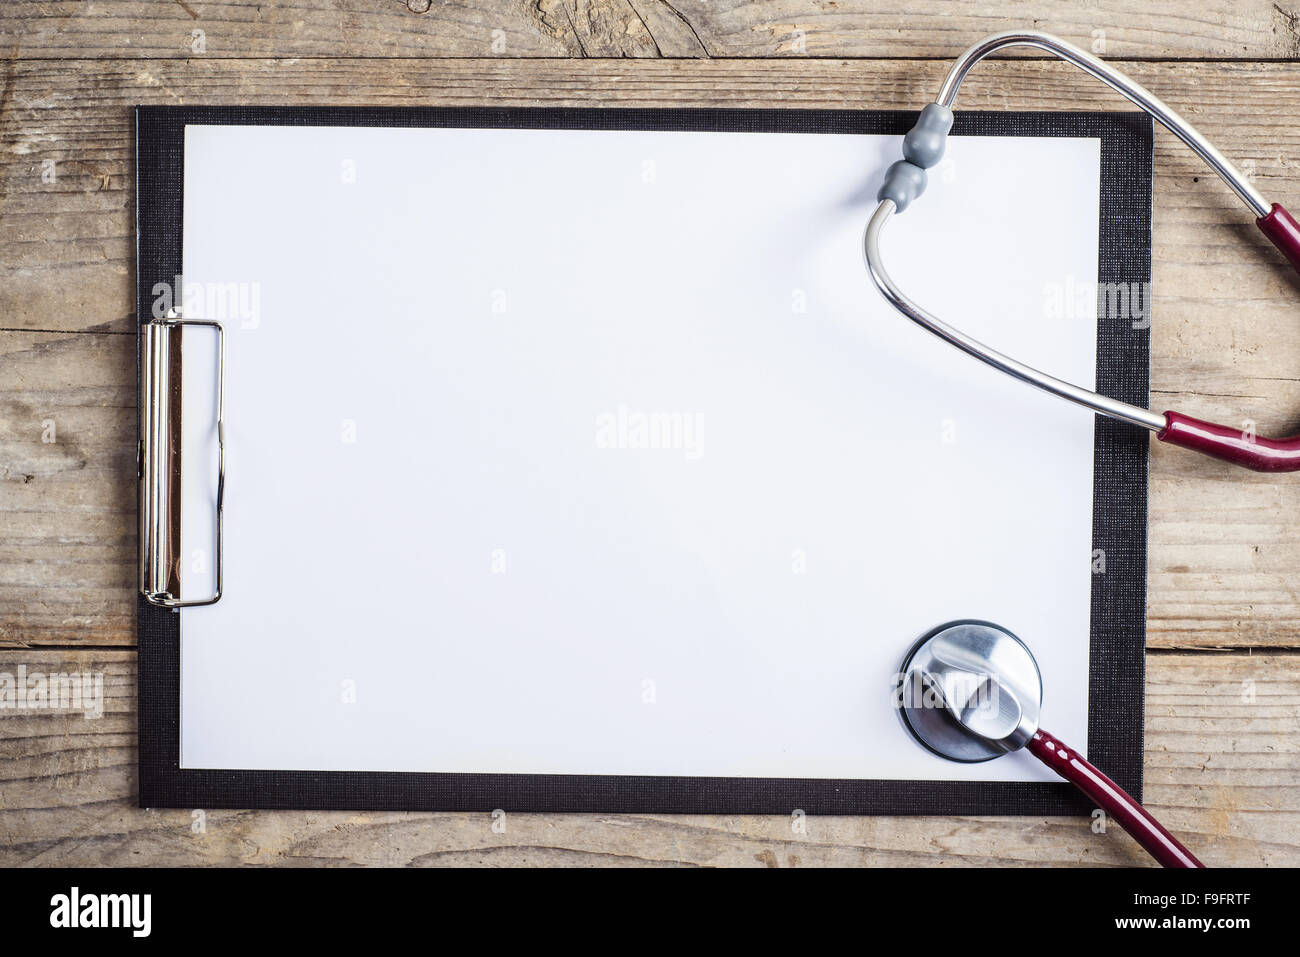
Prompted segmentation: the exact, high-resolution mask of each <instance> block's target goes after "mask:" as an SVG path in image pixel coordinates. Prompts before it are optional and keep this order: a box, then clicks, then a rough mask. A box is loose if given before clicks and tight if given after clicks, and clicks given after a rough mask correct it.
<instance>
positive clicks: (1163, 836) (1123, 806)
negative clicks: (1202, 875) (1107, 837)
mask: <svg viewBox="0 0 1300 957" xmlns="http://www.w3.org/2000/svg"><path fill="white" fill-rule="evenodd" d="M1025 747H1026V749H1027V750H1028V751H1029V753H1030V754H1032V755H1033V756H1034V757H1036V758H1038V760H1040V761H1042V762H1043V763H1044V764H1046V765H1047V766H1048V767H1049V768H1051V769H1052V770H1053V771H1055V772H1056V773H1057V774H1059V775H1060V776H1061V777H1063V778H1065V780H1067V781H1069V782H1070V783H1071V784H1073V785H1074V786H1075V787H1077V788H1078V789H1079V790H1080V791H1082V792H1083V793H1084V794H1086V795H1088V797H1089V798H1090V799H1092V801H1094V802H1095V803H1096V805H1097V807H1099V808H1101V809H1102V810H1103V811H1105V812H1106V814H1107V815H1109V816H1110V817H1111V818H1113V819H1114V820H1116V821H1118V822H1119V824H1120V826H1121V827H1122V828H1124V830H1126V831H1128V833H1129V834H1130V835H1131V836H1132V837H1133V840H1135V841H1137V842H1138V844H1140V845H1141V846H1142V848H1143V849H1144V850H1146V851H1147V852H1148V853H1149V854H1150V855H1151V856H1152V857H1154V858H1155V859H1156V860H1157V861H1159V862H1160V864H1161V865H1162V866H1164V867H1204V866H1205V865H1204V864H1202V863H1201V862H1200V861H1198V860H1197V859H1196V858H1195V857H1194V856H1193V855H1192V852H1191V851H1189V850H1188V849H1187V848H1185V847H1183V845H1182V844H1180V843H1178V839H1177V838H1175V837H1174V836H1173V835H1172V834H1170V833H1169V832H1168V831H1166V830H1165V829H1164V826H1163V825H1162V824H1161V823H1160V822H1159V821H1157V820H1156V819H1155V818H1153V817H1152V816H1151V815H1150V814H1149V813H1147V810H1146V808H1144V807H1143V806H1142V805H1141V804H1139V803H1138V802H1137V801H1135V800H1133V798H1131V797H1130V796H1129V794H1128V792H1127V791H1125V790H1124V789H1123V788H1122V787H1120V786H1119V785H1118V784H1116V783H1115V782H1114V781H1112V780H1111V779H1110V778H1108V777H1106V775H1104V774H1102V773H1101V772H1100V771H1098V770H1097V769H1096V768H1095V767H1093V765H1092V764H1090V763H1089V762H1088V761H1087V760H1086V759H1085V758H1083V757H1082V756H1081V755H1080V754H1079V752H1077V751H1075V750H1074V749H1073V748H1067V747H1066V746H1065V745H1064V744H1062V743H1061V742H1060V741H1058V740H1057V739H1056V738H1054V737H1053V736H1052V735H1050V734H1048V733H1047V732H1046V731H1043V730H1041V729H1040V730H1038V731H1036V732H1035V733H1034V736H1033V737H1032V738H1030V739H1029V743H1028V744H1027V745H1026V746H1025Z"/></svg>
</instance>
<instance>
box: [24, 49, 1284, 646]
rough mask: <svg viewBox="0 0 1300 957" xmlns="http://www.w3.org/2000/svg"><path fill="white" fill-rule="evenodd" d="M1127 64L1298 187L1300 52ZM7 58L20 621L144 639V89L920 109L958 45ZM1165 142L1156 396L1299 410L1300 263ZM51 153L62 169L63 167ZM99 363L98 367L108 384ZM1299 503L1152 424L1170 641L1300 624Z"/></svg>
mask: <svg viewBox="0 0 1300 957" xmlns="http://www.w3.org/2000/svg"><path fill="white" fill-rule="evenodd" d="M1125 66H1126V68H1128V69H1130V70H1131V71H1132V72H1133V73H1134V74H1135V75H1136V76H1137V77H1138V78H1139V79H1141V80H1142V81H1144V82H1148V83H1149V84H1150V85H1151V86H1152V87H1153V88H1155V89H1156V90H1157V91H1158V92H1160V93H1161V94H1163V95H1165V96H1167V97H1168V98H1169V100H1170V101H1171V102H1175V103H1179V104H1188V105H1189V106H1190V110H1189V112H1190V113H1191V114H1192V115H1193V116H1194V117H1195V119H1196V122H1198V123H1199V124H1200V125H1201V126H1202V128H1203V129H1204V130H1205V132H1206V133H1208V134H1209V135H1210V136H1211V137H1213V138H1214V139H1215V140H1216V141H1217V142H1219V143H1220V144H1221V145H1222V146H1223V147H1224V149H1225V150H1227V151H1228V152H1230V153H1231V154H1233V155H1234V157H1236V158H1238V159H1239V160H1241V161H1243V162H1247V163H1248V164H1253V169H1254V171H1255V175H1256V178H1257V180H1258V182H1259V183H1260V185H1261V188H1263V189H1264V190H1265V191H1266V192H1267V193H1270V194H1276V195H1277V196H1278V198H1279V199H1282V200H1284V201H1285V200H1291V199H1292V196H1295V197H1296V198H1297V199H1300V180H1298V179H1296V178H1295V177H1294V172H1295V170H1296V169H1297V164H1300V130H1298V129H1297V128H1296V127H1295V126H1294V125H1293V124H1292V123H1291V122H1290V119H1289V117H1290V116H1293V115H1300V65H1292V64H1258V63H1214V64H1204V63H1199V64H1149V63H1130V64H1125ZM11 68H12V69H11V78H10V81H9V86H8V90H9V93H8V96H7V103H6V104H5V106H4V108H3V110H0V224H2V225H3V229H2V230H0V252H2V254H0V316H2V317H3V319H0V327H5V328H8V329H11V330H17V331H13V332H4V331H0V356H3V357H4V361H5V366H6V371H7V373H8V374H7V375H6V376H5V377H4V378H3V379H0V436H3V442H0V515H3V517H4V521H3V524H2V525H0V645H4V644H8V645H22V644H29V645H39V644H57V645H63V644H76V643H81V642H91V643H94V644H100V645H131V644H132V643H133V642H134V626H133V623H132V618H133V611H132V598H131V596H130V593H129V591H128V590H127V589H126V588H124V586H128V585H129V584H130V583H131V582H132V581H133V576H134V571H133V567H132V565H133V561H134V558H133V546H132V544H131V541H130V538H129V535H130V531H129V530H130V528H131V526H132V524H133V522H134V510H135V505H134V480H133V478H132V476H133V470H134V460H133V455H134V449H133V446H132V445H131V444H130V443H131V441H132V439H131V436H133V434H134V424H133V419H132V416H133V412H132V408H133V403H134V395H135V384H134V372H133V358H132V356H133V353H132V350H133V348H134V346H133V343H132V341H131V337H130V335H129V333H130V332H131V330H132V328H133V323H134V320H133V318H131V317H132V313H133V293H134V282H133V276H132V274H133V243H134V225H133V206H132V198H131V193H130V188H131V182H132V176H131V171H130V163H131V142H132V125H131V124H132V119H131V111H130V105H131V104H133V103H137V102H139V103H193V102H222V103H250V104H274V103H279V104H311V103H322V102H329V103H350V104H384V105H411V104H460V105H464V104H499V105H526V104H533V105H590V104H592V103H603V104H609V105H612V104H622V105H629V106H632V105H635V106H684V107H708V106H778V105H787V106H795V107H836V106H844V105H846V104H855V105H871V106H881V107H897V108H915V106H916V105H917V104H918V103H921V102H924V100H925V99H926V98H927V97H929V96H932V95H933V91H934V89H935V86H936V84H937V83H938V81H939V79H940V77H941V74H942V72H943V65H942V64H937V63H898V62H877V63H873V64H871V66H870V68H869V69H864V68H863V66H862V64H858V63H834V62H806V61H799V62H793V61H783V62H780V63H771V62H761V61H726V62H719V61H709V62H685V61H638V62H636V63H614V62H611V61H599V60H593V61H585V62H577V61H552V60H542V61H521V60H514V61H508V60H503V61H489V62H484V61H410V60H381V61H365V60H353V59H349V60H313V61H310V62H292V61H283V60H251V61H233V60H196V61H192V62H189V63H185V62H172V61H138V62H137V61H130V62H121V61H89V60H82V61H78V62H77V63H75V64H69V63H67V62H53V61H31V62H27V61H23V62H17V63H13V64H11ZM962 104H963V105H966V106H969V107H977V108H995V109H1005V108H1029V109H1060V108H1066V107H1078V108H1086V109H1094V108H1097V109H1110V108H1115V107H1116V106H1117V105H1120V104H1119V103H1117V100H1116V98H1115V96H1114V95H1113V94H1111V93H1109V92H1108V91H1106V90H1104V89H1102V88H1100V87H1098V86H1097V85H1096V84H1093V83H1089V82H1086V81H1084V82H1081V81H1080V78H1079V77H1078V76H1077V74H1076V73H1075V72H1074V71H1072V70H1070V69H1069V68H1068V67H1065V66H1063V65H1060V64H1054V63H1047V62H1038V61H1034V62H1029V61H1014V62H1012V61H1008V62H1002V63H994V64H988V65H986V66H985V67H984V68H983V70H982V72H978V73H976V74H974V75H973V76H972V78H971V79H970V81H969V85H968V86H967V87H966V88H964V90H963V99H962ZM1157 144H1158V145H1157V155H1156V168H1157V177H1156V195H1155V227H1154V229H1155V251H1154V259H1155V262H1154V282H1155V307H1154V316H1153V328H1152V337H1153V360H1152V383H1153V398H1152V401H1153V404H1154V405H1156V406H1157V407H1160V408H1165V407H1177V408H1179V409H1181V410H1183V411H1186V412H1188V413H1190V414H1193V415H1200V416H1204V417H1207V418H1214V419H1219V420H1222V421H1228V422H1235V421H1243V422H1244V421H1245V420H1247V419H1250V420H1253V421H1254V422H1255V423H1256V424H1257V427H1258V429H1259V431H1260V432H1261V434H1270V433H1279V434H1280V433H1285V432H1288V431H1294V430H1295V429H1296V428H1300V377H1298V376H1297V374H1296V372H1295V370H1296V369H1298V368H1300V336H1298V335H1296V327H1297V322H1300V319H1298V318H1297V312H1296V305H1295V303H1296V302H1297V297H1300V283H1298V282H1297V280H1296V279H1295V277H1294V275H1293V274H1292V272H1291V271H1290V269H1289V268H1288V267H1287V266H1285V264H1284V263H1283V262H1282V259H1281V257H1280V255H1278V254H1277V253H1276V252H1275V251H1274V250H1273V249H1272V248H1271V247H1269V246H1268V245H1267V243H1266V242H1265V240H1264V239H1263V238H1262V237H1261V236H1259V235H1258V233H1257V231H1256V230H1255V229H1254V227H1253V226H1252V225H1251V224H1250V220H1249V216H1248V214H1247V213H1246V211H1245V210H1244V209H1243V208H1242V207H1241V206H1240V204H1239V203H1237V201H1236V200H1235V199H1234V198H1233V197H1232V196H1231V195H1230V194H1229V193H1228V191H1227V189H1226V188H1225V187H1224V186H1223V185H1222V184H1221V183H1219V182H1218V181H1217V180H1216V179H1215V178H1214V177H1213V176H1211V175H1208V174H1207V172H1206V170H1204V168H1203V167H1201V166H1200V165H1199V164H1198V163H1197V161H1196V160H1195V158H1194V157H1192V156H1191V155H1190V154H1189V153H1188V152H1187V150H1185V149H1184V148H1183V147H1182V146H1181V144H1178V143H1177V142H1176V141H1174V140H1173V138H1172V137H1171V136H1169V135H1168V134H1166V133H1163V132H1162V133H1161V134H1160V135H1159V136H1158V138H1157ZM46 159H50V160H53V161H54V164H55V165H54V170H55V181H54V182H53V183H48V182H44V181H43V179H42V175H41V173H42V170H43V168H44V167H43V161H44V160H46ZM1292 202H1293V205H1294V204H1295V202H1294V200H1292ZM35 330H49V332H47V333H38V332H36V331H35ZM66 333H86V334H88V335H67V334H66ZM99 333H113V334H115V335H111V336H107V337H102V336H100V335H99ZM101 338H104V339H105V341H103V342H99V341H98V340H99V339H101ZM83 340H93V341H83ZM87 369H89V370H90V372H89V374H90V375H91V376H92V377H95V378H92V380H90V381H93V382H94V383H95V388H96V389H97V390H98V391H97V392H94V393H92V392H91V391H89V389H88V388H87V385H86V380H85V376H86V370H87ZM10 370H12V371H10ZM96 403H98V405H97V406H96ZM38 407H39V408H41V409H45V410H47V412H48V414H49V415H53V416H54V417H55V419H56V420H58V419H60V418H69V417H71V418H70V421H69V422H68V425H69V426H70V427H71V429H72V431H71V432H68V431H67V429H66V428H65V429H64V430H63V431H61V433H60V434H61V435H64V436H68V437H69V438H70V441H75V442H78V443H81V445H80V449H81V453H85V452H87V451H88V452H89V453H90V454H88V455H87V454H80V453H78V451H77V447H68V446H65V445H63V444H62V443H61V442H60V443H55V444H53V445H46V444H42V443H40V442H39V435H40V431H39V421H38V420H37V419H35V418H34V417H33V416H34V414H35V413H34V411H33V410H35V409H37V408H38ZM46 417H47V416H46V414H45V413H42V414H41V420H43V419H44V418H46ZM33 429H35V431H33ZM87 440H89V442H90V444H89V445H86V444H85V443H86V441H87ZM69 506H71V507H69ZM1297 514H1300V476H1261V475H1254V474H1251V473H1245V472H1242V471H1240V470H1237V469H1234V468H1232V467H1230V466H1227V465H1220V464H1217V463H1214V462H1211V461H1208V460H1205V459H1203V458H1201V457H1199V456H1195V455H1191V454H1189V453H1186V452H1182V451H1179V450H1171V449H1166V448H1164V447H1162V446H1160V445H1159V444H1158V443H1153V452H1152V484H1151V526H1150V528H1151V532H1150V542H1151V551H1150V565H1149V568H1150V604H1149V641H1150V644H1151V646H1152V647H1162V648H1206V647H1210V648H1241V647H1285V648H1292V647H1298V646H1300V589H1298V588H1297V586H1296V584H1295V583H1296V582H1297V581H1300V533H1298V532H1297V530H1296V525H1295V523H1294V521H1293V516H1295V515H1297ZM72 569H75V570H76V573H77V574H76V576H75V577H67V576H66V575H65V574H64V573H65V572H67V571H69V570H72ZM35 587H39V589H40V590H39V591H38V592H34V591H33V588H35Z"/></svg>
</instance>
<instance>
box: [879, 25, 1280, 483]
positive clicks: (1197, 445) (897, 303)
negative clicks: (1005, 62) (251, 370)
mask: <svg viewBox="0 0 1300 957" xmlns="http://www.w3.org/2000/svg"><path fill="white" fill-rule="evenodd" d="M1015 46H1029V47H1037V48H1038V49H1040V50H1046V51H1048V52H1049V53H1053V54H1055V55H1056V56H1059V57H1060V58H1061V59H1063V60H1065V61H1067V62H1069V63H1073V64H1074V65H1075V66H1077V67H1079V69H1081V70H1083V71H1085V72H1087V73H1091V74H1092V75H1093V76H1095V77H1096V78H1097V79H1099V80H1101V81H1102V82H1103V83H1105V84H1107V85H1108V86H1110V87H1111V88H1112V89H1114V90H1116V91H1117V92H1119V93H1121V94H1123V95H1124V96H1126V97H1127V98H1128V99H1130V100H1132V101H1133V102H1134V103H1136V104H1137V105H1138V106H1139V107H1141V108H1142V109H1143V110H1145V111H1146V112H1147V113H1149V114H1151V115H1152V116H1153V117H1155V118H1156V119H1157V120H1159V121H1160V123H1161V124H1162V125H1163V126H1164V127H1165V128H1167V129H1168V130H1169V131H1170V132H1171V133H1173V134H1174V135H1175V136H1177V137H1178V138H1179V139H1180V140H1182V141H1183V142H1184V143H1186V144H1187V145H1188V146H1189V147H1191V149H1192V151H1193V152H1194V153H1196V155H1197V156H1199V157H1201V159H1203V160H1205V162H1206V163H1207V164H1208V165H1209V167H1210V168H1211V169H1212V170H1214V171H1215V172H1216V173H1218V174H1219V176H1220V178H1222V179H1223V181H1224V182H1225V183H1227V184H1228V186H1230V187H1231V188H1232V191H1233V192H1234V193H1236V194H1237V195H1238V196H1239V197H1241V200H1242V202H1244V203H1245V204H1246V205H1247V206H1249V207H1250V208H1251V209H1252V210H1253V211H1254V213H1255V215H1256V217H1257V218H1256V220H1255V222H1256V225H1258V226H1259V228H1260V230H1261V231H1262V232H1263V233H1264V235H1265V236H1267V237H1268V238H1269V239H1270V240H1272V242H1273V244H1274V245H1275V246H1277V248H1278V249H1280V250H1281V251H1282V253H1283V255H1285V256H1286V258H1287V259H1288V260H1289V261H1290V262H1291V264H1292V265H1293V266H1295V267H1296V269H1300V224H1298V223H1297V222H1296V221H1295V220H1294V219H1293V218H1292V217H1291V214H1290V213H1288V212H1287V211H1286V210H1285V209H1284V208H1283V207H1282V206H1281V205H1279V204H1277V203H1273V204H1272V205H1270V204H1269V203H1268V202H1266V201H1265V199H1264V197H1263V196H1262V195H1261V194H1260V192H1259V190H1257V189H1256V188H1255V187H1254V186H1253V185H1252V184H1251V183H1249V182H1248V181H1247V180H1246V179H1245V177H1243V176H1242V175H1241V173H1240V172H1239V171H1238V170H1237V168H1236V167H1235V166H1233V165H1232V163H1230V162H1229V161H1228V160H1227V159H1226V158H1225V157H1224V156H1223V154H1221V153H1220V152H1219V151H1218V150H1217V149H1215V148H1214V147H1213V146H1212V145H1211V144H1210V143H1209V142H1208V141H1207V140H1206V139H1205V137H1203V136H1202V135H1201V134H1200V133H1198V132H1197V131H1196V130H1195V129H1193V128H1192V126H1191V124H1189V123H1188V122H1187V121H1186V120H1184V119H1183V118H1182V117H1180V116H1179V115H1178V114H1177V113H1175V112H1174V111H1173V110H1171V109H1170V108H1169V107H1168V106H1166V105H1165V104H1164V103H1162V102H1161V101H1160V99H1159V98H1158V97H1156V96H1155V95H1154V94H1153V93H1151V92H1150V91H1149V90H1146V89H1144V88H1143V87H1142V86H1140V85H1138V84H1137V83H1135V82H1133V81H1132V80H1131V79H1129V78H1128V77H1127V76H1125V75H1124V74H1123V73H1120V72H1119V71H1118V70H1115V69H1113V68H1112V67H1110V66H1107V65H1106V64H1105V63H1103V62H1102V61H1101V60H1098V59H1097V58H1096V57H1094V56H1091V55H1090V54H1088V53H1085V52H1084V51H1083V50H1080V49H1079V48H1078V47H1075V46H1072V45H1071V44H1069V43H1066V42H1065V41H1064V40H1060V39H1057V38H1056V37H1054V36H1051V35H1050V34H1047V33H1039V32H1037V31H1024V32H1014V33H998V34H995V35H993V36H991V37H988V38H987V39H985V40H982V41H981V42H979V43H977V44H975V46H973V47H971V48H970V49H969V50H967V51H966V52H965V53H963V54H962V55H961V57H960V58H959V59H958V60H957V62H956V63H954V64H953V67H952V69H951V70H949V71H948V76H947V77H946V78H945V79H944V81H943V86H942V87H940V89H939V97H938V99H937V100H936V101H935V102H934V103H931V104H929V105H928V106H926V107H925V109H923V110H922V111H921V116H920V119H918V120H917V123H916V125H915V126H914V127H912V130H911V132H909V133H908V134H907V136H905V137H904V138H903V156H904V159H902V160H899V161H898V162H897V163H894V164H893V165H892V166H890V167H889V169H888V171H887V172H886V173H885V181H884V185H882V186H881V187H880V191H879V193H877V195H876V199H877V200H878V201H879V203H880V205H879V206H877V207H876V211H875V213H874V214H873V215H872V217H871V221H870V222H869V223H868V224H867V233H866V238H865V241H864V243H863V246H864V249H865V252H866V259H867V269H868V270H869V271H870V273H871V278H872V280H873V281H874V282H875V284H876V287H877V288H878V289H879V290H880V292H881V293H882V294H883V295H884V297H885V298H886V299H887V300H889V302H890V303H891V304H892V305H893V306H894V308H895V309H897V310H898V311H899V312H901V313H902V314H903V315H905V316H907V318H909V319H911V320H912V321H913V322H915V323H917V324H918V325H920V326H922V327H923V328H925V329H928V330H929V331H930V332H932V333H934V334H935V335H936V336H938V337H939V338H940V339H943V340H945V341H946V342H948V343H950V344H952V345H954V346H956V347H957V348H958V349H961V350H962V351H963V352H966V353H968V354H970V355H972V356H974V357H975V358H977V359H980V360H981V361H983V362H987V363H988V364H989V365H991V366H993V367H994V368H995V369H999V370H1001V371H1002V372H1005V373H1007V374H1008V375H1011V376H1014V377H1015V378H1017V379H1019V380H1021V381H1022V382H1027V383H1028V384H1030V385H1032V386H1035V387H1037V388H1039V389H1042V390H1043V391H1044V392H1050V393H1051V394H1052V395H1056V396H1060V397H1061V398H1063V399H1068V400H1069V401H1071V402H1074V403H1077V404H1079V405H1081V406H1084V407H1085V408H1089V409H1092V410H1093V411H1094V412H1097V413H1100V414H1101V415H1105V416H1109V417H1110V418H1113V419H1118V420H1120V421H1121V422H1127V423H1129V424H1131V425H1137V426H1141V427H1142V428H1144V429H1149V430H1151V431H1152V432H1154V433H1156V437H1157V438H1158V439H1160V441H1162V442H1168V443H1170V444H1171V445H1179V446H1182V447H1183V448H1188V449H1194V450H1195V451H1198V452H1204V453H1205V454H1206V455H1212V456H1214V457H1215V458H1219V459H1224V460H1226V461H1228V462H1233V463H1235V464H1237V465H1244V466H1245V467H1246V468H1250V469H1256V470H1258V471H1265V472H1289V471H1295V470H1297V469H1300V435H1296V436H1292V437H1291V438H1286V439H1268V438H1263V437H1257V436H1255V435H1254V434H1253V432H1252V431H1250V430H1246V429H1236V428H1230V427H1228V426H1223V425H1215V424H1214V423H1212V422H1204V421H1202V420H1200V419H1195V418H1192V417H1191V416H1189V415H1183V414H1182V413H1181V412H1165V413H1163V414H1160V413H1157V412H1153V411H1151V410H1150V409H1144V408H1141V407H1140V406H1135V405H1130V404H1129V403H1127V402H1121V401H1119V400H1118V399H1112V398H1109V397H1107V396H1104V395H1098V394H1097V393H1096V392H1090V391H1088V390H1087V389H1084V388H1081V387H1079V386H1077V385H1074V384H1072V383H1069V382H1065V381H1063V380H1061V379H1057V378H1055V377H1054V376H1050V375H1048V374H1047V373H1045V372H1042V371H1040V370H1038V369H1035V368H1033V367H1032V366H1028V365H1025V364H1024V363H1023V362H1017V361H1016V360H1015V359H1012V358H1011V357H1010V356H1006V355H1003V354H1002V353H1000V352H998V351H996V350H994V349H991V348H989V347H988V346H986V345H984V344H983V343H981V342H978V341H977V340H975V339H972V338H971V337H970V336H968V335H966V334H965V333H963V332H960V331H959V330H957V329H954V328H953V327H952V326H950V325H948V324H947V323H945V322H943V321H941V320H939V319H938V318H936V317H935V316H933V315H931V314H930V313H928V312H926V311H925V310H924V309H922V308H921V307H920V306H918V305H917V304H916V303H914V302H913V301H912V300H910V299H908V298H907V296H905V295H904V294H903V293H902V292H901V291H900V290H899V288H898V286H896V285H895V284H894V281H893V280H892V279H891V278H890V277H889V273H888V272H886V271H885V266H884V263H883V262H882V261H881V258H880V234H881V232H882V231H883V230H884V228H885V225H886V224H887V223H888V222H889V220H890V219H891V218H892V217H893V216H894V214H895V213H902V212H903V211H904V210H905V209H907V207H908V205H909V204H910V203H911V202H912V200H914V199H916V197H918V196H919V195H920V194H921V192H922V191H923V190H924V189H925V180H926V173H925V171H926V170H927V169H929V168H931V167H933V166H935V165H936V164H937V163H938V162H939V160H940V159H942V158H943V152H944V146H945V143H946V141H947V136H948V131H949V130H950V129H952V122H953V114H952V103H953V100H955V99H956V98H957V91H958V89H960V87H961V84H962V80H964V79H965V78H966V74H967V73H969V72H970V70H971V68H972V67H973V66H974V65H975V64H976V63H978V62H979V61H980V60H982V59H984V58H985V57H986V56H988V55H989V54H991V53H994V52H996V51H998V50H1002V49H1004V48H1006V47H1015Z"/></svg>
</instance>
